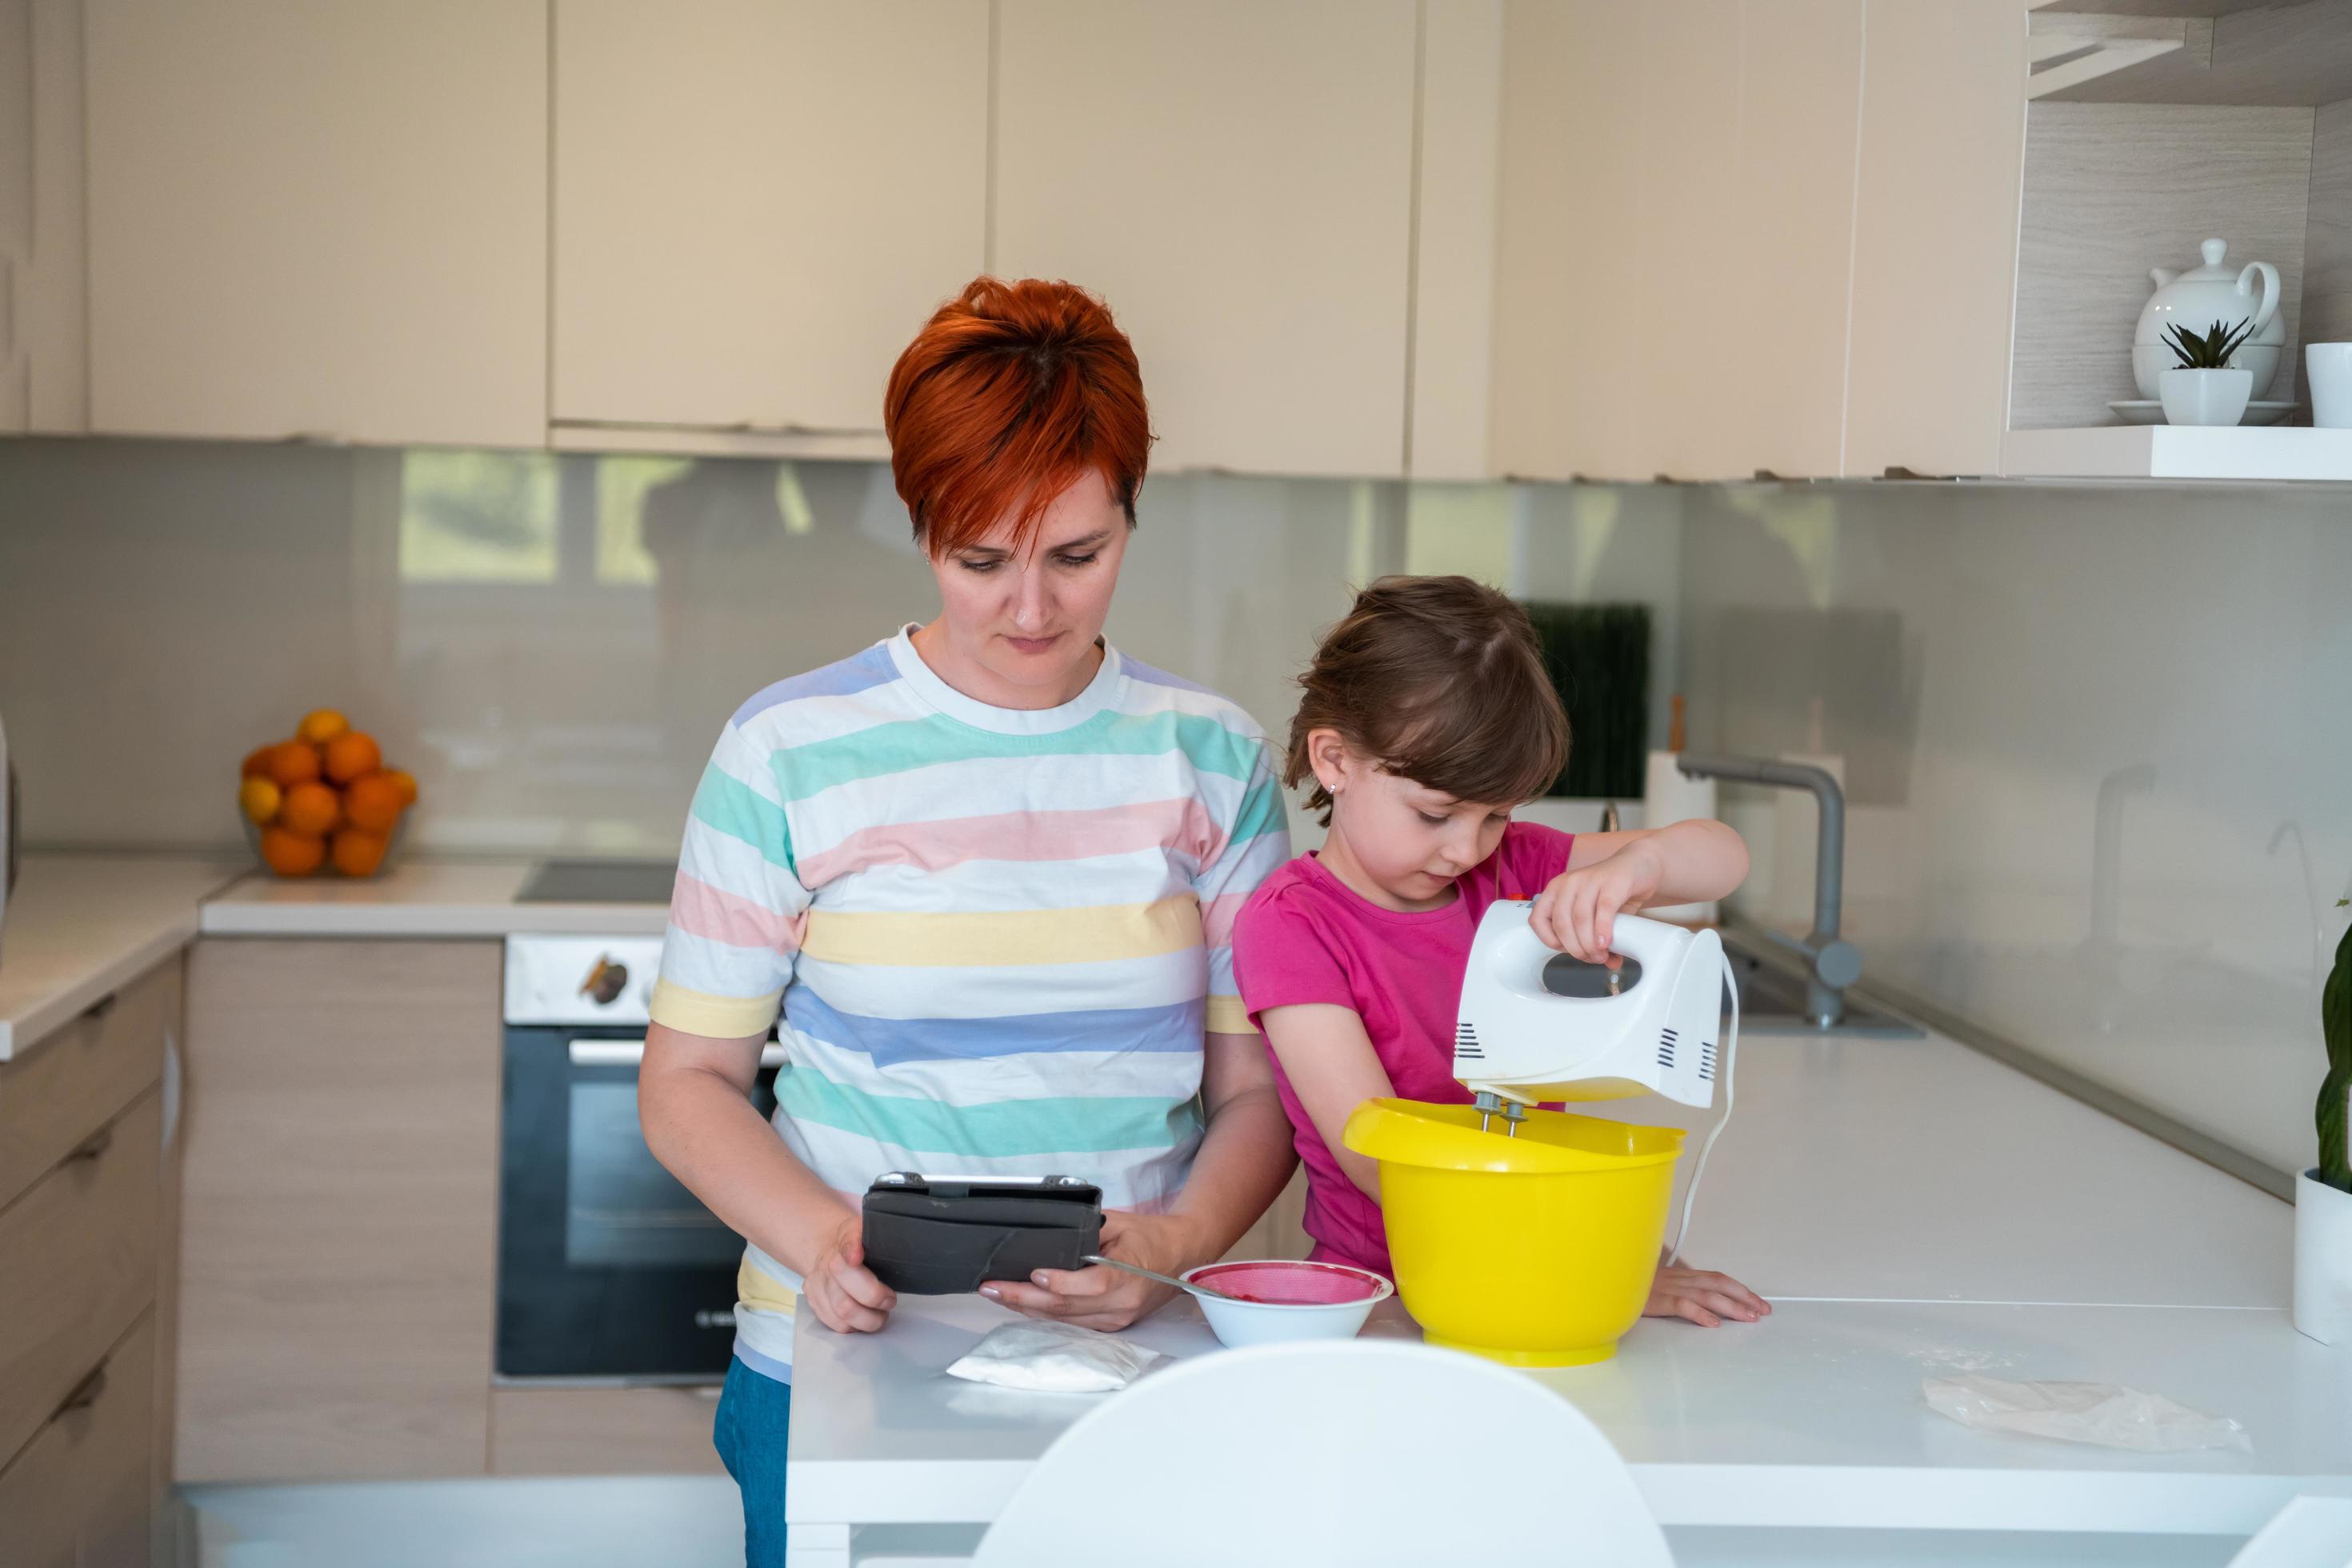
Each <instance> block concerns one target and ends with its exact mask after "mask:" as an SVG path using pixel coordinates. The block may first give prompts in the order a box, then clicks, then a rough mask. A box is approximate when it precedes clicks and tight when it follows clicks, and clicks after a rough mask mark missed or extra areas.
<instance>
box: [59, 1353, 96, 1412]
mask: <svg viewBox="0 0 2352 1568" xmlns="http://www.w3.org/2000/svg"><path fill="white" fill-rule="evenodd" d="M105 1392H106V1363H104V1362H100V1363H98V1364H97V1365H96V1366H94V1367H92V1368H90V1371H89V1376H88V1377H85V1378H83V1379H82V1380H81V1381H80V1382H79V1383H77V1384H74V1390H73V1392H72V1393H71V1394H67V1395H66V1397H65V1403H63V1404H62V1405H58V1413H57V1415H52V1416H50V1417H49V1419H50V1420H52V1421H56V1420H58V1419H60V1418H61V1417H64V1416H67V1415H72V1414H73V1413H74V1412H75V1411H77V1410H87V1409H89V1407H90V1406H91V1405H95V1404H97V1403H98V1396H99V1395H100V1394H104V1393H105Z"/></svg>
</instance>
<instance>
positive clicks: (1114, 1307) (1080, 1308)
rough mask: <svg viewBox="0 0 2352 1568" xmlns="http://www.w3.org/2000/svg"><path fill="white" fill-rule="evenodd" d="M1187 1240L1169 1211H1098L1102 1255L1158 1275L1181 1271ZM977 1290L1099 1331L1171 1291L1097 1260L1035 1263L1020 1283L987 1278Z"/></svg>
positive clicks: (1125, 1321)
mask: <svg viewBox="0 0 2352 1568" xmlns="http://www.w3.org/2000/svg"><path fill="white" fill-rule="evenodd" d="M1191 1243H1192V1233H1191V1229H1190V1226H1188V1225H1187V1224H1186V1222H1185V1221H1184V1220H1182V1219H1181V1218H1180V1217H1179V1216H1177V1215H1140V1214H1125V1213H1122V1212H1120V1211H1118V1210H1116V1209H1114V1210H1110V1211H1108V1212H1107V1213H1105V1214H1104V1215H1103V1228H1102V1249H1103V1256H1104V1257H1106V1258H1123V1259H1125V1260H1126V1261H1127V1262H1129V1263H1139V1264H1141V1265H1142V1266H1143V1267H1144V1268H1150V1269H1156V1270H1157V1271H1159V1272H1160V1273H1162V1274H1181V1273H1182V1272H1183V1271H1184V1270H1185V1269H1187V1268H1191V1267H1192V1265H1193V1264H1194V1262H1196V1261H1197V1259H1194V1258H1192V1257H1191V1256H1190V1255H1189V1252H1188V1247H1190V1245H1191ZM980 1293H981V1294H982V1295H983V1296H986V1297H987V1298H989V1299H990V1300H994V1301H1002V1302H1003V1303H1004V1304H1005V1305H1006V1306H1008V1307H1010V1308H1012V1309H1013V1310H1014V1311H1016V1312H1019V1313H1020V1314H1021V1315H1022V1316H1024V1317H1027V1318H1051V1319H1053V1320H1055V1321H1057V1322H1064V1323H1076V1325H1077V1326H1078V1327H1080V1328H1082V1329H1100V1330H1103V1331H1105V1332H1112V1331H1117V1330H1119V1329H1123V1328H1126V1327H1127V1326H1128V1325H1129V1323H1133V1322H1137V1321H1140V1320H1141V1319H1144V1318H1148V1317H1150V1315H1151V1314H1152V1313H1154V1312H1156V1311H1158V1310H1160V1308H1161V1307H1163V1306H1165V1305H1167V1303H1168V1301H1169V1300H1170V1299H1171V1297H1173V1296H1174V1295H1175V1294H1176V1292H1175V1291H1173V1290H1171V1289H1169V1288H1168V1287H1167V1286H1165V1285H1155V1284H1153V1283H1152V1282H1151V1281H1150V1280H1149V1279H1141V1278H1139V1277H1138V1276H1136V1275H1133V1274H1129V1273H1128V1272H1127V1271H1126V1270H1125V1269H1121V1268H1104V1267H1102V1266H1101V1265H1100V1264H1096V1265H1094V1266H1092V1267H1091V1268H1076V1269H1060V1268H1041V1269H1039V1270H1038V1271H1037V1272H1036V1273H1035V1274H1034V1275H1032V1276H1030V1278H1029V1279H1028V1280H1027V1281H1026V1282H1023V1281H1018V1280H1011V1279H1003V1280H993V1281H991V1282H990V1283H988V1284H986V1285H982V1287H981V1288H980Z"/></svg>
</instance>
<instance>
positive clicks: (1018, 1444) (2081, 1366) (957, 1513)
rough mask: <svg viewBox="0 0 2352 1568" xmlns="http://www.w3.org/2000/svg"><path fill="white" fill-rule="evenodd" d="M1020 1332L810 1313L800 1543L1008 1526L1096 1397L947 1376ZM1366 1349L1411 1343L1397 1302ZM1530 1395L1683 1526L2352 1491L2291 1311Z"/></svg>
mask: <svg viewBox="0 0 2352 1568" xmlns="http://www.w3.org/2000/svg"><path fill="white" fill-rule="evenodd" d="M1011 1317H1012V1314H1011V1312H1010V1311H1008V1310H1006V1309H1004V1308H1002V1307H998V1306H996V1305H994V1304H993V1303H992V1302H989V1301H986V1300H982V1299H981V1298H979V1297H976V1296H961V1297H920V1298H906V1299H903V1300H901V1302H900V1305H899V1308H898V1312H897V1313H896V1314H895V1315H894V1316H893V1319H892V1321H891V1325H890V1327H889V1329H888V1330H887V1331H885V1332H883V1333H881V1334H878V1335H870V1334H835V1333H833V1332H831V1331H827V1330H826V1329H824V1327H822V1326H821V1325H819V1324H817V1323H816V1322H815V1321H814V1315H813V1314H803V1318H802V1321H801V1322H800V1324H799V1326H798V1330H797V1331H796V1333H795V1336H794V1348H793V1357H794V1360H793V1424H792V1437H791V1448H790V1463H791V1470H790V1480H789V1483H788V1488H787V1497H788V1502H787V1504H786V1511H787V1517H788V1518H789V1519H790V1520H791V1521H792V1523H793V1525H794V1526H795V1527H798V1526H800V1525H802V1524H803V1523H806V1524H813V1525H814V1524H826V1523H840V1522H851V1523H860V1524H863V1523H882V1522H902V1523H945V1522H969V1521H986V1520H989V1519H992V1518H994V1517H995V1516H996V1514H997V1512H998V1511H999V1510H1001V1509H1002V1508H1003V1504H1004V1501H1005V1500H1006V1499H1007V1498H1009V1497H1010V1496H1011V1495H1012V1493H1013V1489H1014V1488H1015V1487H1017V1486H1019V1485H1020V1483H1021V1480H1022V1479H1023V1478H1024V1476H1025V1475H1026V1474H1027V1473H1028V1470H1029V1468H1030V1467H1031V1466H1032V1465H1033V1464H1034V1462H1035V1461H1036V1459H1037V1457H1038V1456H1039V1455H1040V1454H1042V1453H1044V1452H1045V1447H1046V1446H1047V1445H1048V1444H1050V1443H1051V1442H1052V1441H1053V1440H1054V1439H1055V1437H1056V1436H1059V1435H1060V1434H1061V1432H1062V1431H1063V1430H1064V1429H1065V1428H1066V1426H1069V1424H1070V1423H1071V1422H1073V1421H1075V1420H1076V1418H1077V1417H1078V1416H1079V1415H1082V1414H1083V1413H1084V1412H1085V1411H1087V1410H1088V1409H1090V1408H1092V1407H1093V1405H1094V1404H1095V1403H1096V1397H1095V1396H1091V1395H1073V1394H1017V1393H1013V1392H1010V1391H1007V1390H1002V1389H992V1388H983V1387H979V1386H976V1385H974V1384H966V1383H961V1382H959V1381H957V1380H955V1379H952V1378H950V1377H947V1376H946V1375H945V1374H944V1369H945V1368H946V1367H947V1365H948V1364H949V1363H950V1362H952V1361H954V1360H955V1359H956V1358H957V1357H958V1356H960V1355H961V1354H962V1353H963V1352H965V1351H966V1350H968V1349H970V1348H971V1345H972V1343H973V1342H975V1341H976V1340H977V1339H978V1338H979V1337H980V1336H981V1335H982V1333H985V1332H986V1331H988V1330H989V1329H990V1328H992V1327H993V1326H995V1325H996V1324H997V1323H999V1322H1003V1321H1007V1320H1009V1319H1010V1318H1011ZM1366 1331H1367V1332H1368V1333H1375V1334H1381V1335H1387V1336H1395V1337H1407V1338H1409V1337H1412V1335H1413V1333H1414V1330H1413V1329H1412V1324H1411V1322H1410V1321H1409V1320H1407V1319H1405V1318H1404V1316H1403V1314H1402V1312H1401V1311H1396V1310H1392V1309H1391V1308H1384V1309H1383V1310H1382V1311H1381V1314H1380V1315H1378V1316H1376V1317H1375V1319H1374V1321H1373V1322H1372V1324H1371V1325H1370V1326H1369V1327H1368V1328H1367V1330H1366ZM1129 1332H1130V1333H1132V1334H1133V1335H1134V1337H1136V1338H1137V1339H1139V1340H1140V1341H1142V1342H1145V1343H1147V1344H1150V1345H1151V1346H1152V1347H1153V1348H1155V1349H1158V1350H1160V1351H1164V1352H1168V1353H1169V1354H1171V1355H1178V1356H1186V1355H1202V1354H1207V1353H1211V1352H1213V1351H1214V1350H1215V1349H1216V1348H1217V1347H1216V1342H1215V1340H1214V1339H1213V1337H1211V1335H1210V1333H1209V1331H1208V1329H1207V1327H1206V1326H1205V1325H1204V1324H1203V1323H1202V1321H1201V1320H1200V1312H1199V1309H1198V1308H1197V1307H1196V1306H1194V1305H1193V1304H1192V1302H1191V1301H1190V1300H1183V1301H1180V1302H1178V1303H1176V1304H1174V1305H1171V1307H1169V1308H1167V1309H1165V1310H1162V1311H1161V1312H1160V1313H1159V1314H1158V1315H1156V1316H1155V1317H1153V1318H1152V1319H1151V1320H1150V1321H1147V1322H1146V1323H1144V1324H1142V1325H1139V1327H1138V1328H1136V1329H1133V1330H1130V1331H1129ZM1966 1372H1980V1373H1984V1374H1986V1375H1988V1376H1991V1377H1999V1378H2006V1379H2016V1380H2027V1379H2042V1378H2058V1379H2080V1380H2085V1381H2091V1382H2099V1383H2117V1384H2126V1385H2127V1386H2131V1387H2135V1388H2141V1389H2147V1390H2150V1391H2152V1392H2156V1393H2160V1394H2167V1395H2168V1396H2170V1397H2171V1398H2174V1399H2177V1400H2179V1402H2180V1403H2182V1404H2184V1405H2189V1406H2190V1407H2192V1408H2195V1409H2198V1410H2201V1411H2204V1412H2206V1413H2208V1414H2210V1415H2227V1416H2231V1417H2234V1418H2235V1419H2237V1420H2238V1421H2239V1422H2241V1423H2242V1425H2243V1426H2245V1427H2246V1429H2247V1432H2248V1434H2249V1436H2251V1437H2252V1443H2253V1451H2252V1453H2251V1454H2246V1453H2241V1452H2238V1451H2236V1450H2232V1449H2203V1450H2197V1451H2192V1452H2189V1453H2182V1454H2137V1453H2131V1452H2126V1451H2123V1450H2119V1449H2111V1448H2101V1447H2090V1446H2086V1445H2081V1444H2073V1443H2060V1442H2053V1441H2046V1440H2042V1439H2038V1438H2026V1437H2017V1436H2008V1435H2006V1434H2000V1433H1987V1432H1977V1431H1971V1430H1969V1428H1966V1427H1963V1426H1958V1424H1957V1423H1954V1422H1952V1421H1950V1420H1948V1419H1947V1418H1946V1417H1944V1416H1941V1415H1937V1414H1935V1413H1934V1412H1932V1411H1930V1410H1929V1409H1928V1408H1927V1404H1926V1402H1925V1399H1924V1398H1923V1396H1922V1394H1921V1393H1920V1384H1921V1383H1922V1381H1923V1380H1925V1379H1927V1378H1930V1377H1944V1376H1951V1375H1954V1374H1956V1373H1966ZM1529 1375H1531V1376H1534V1377H1536V1378H1537V1379H1538V1381H1540V1382H1542V1383H1543V1384H1545V1385H1547V1386H1549V1387H1551V1388H1553V1389H1556V1390H1557V1391H1558V1392H1559V1393H1560V1394H1562V1395H1563V1396H1564V1397H1566V1398H1569V1399H1570V1400H1572V1401H1573V1402H1574V1403H1575V1404H1576V1405H1577V1407H1578V1408H1579V1409H1580V1410H1582V1411H1583V1412H1584V1413H1585V1414H1586V1415H1589V1416H1591V1418H1592V1420H1593V1421H1594V1422H1595V1423H1596V1424H1597V1425H1598V1426H1600V1427H1601V1430H1602V1431H1603V1432H1605V1433H1606V1434H1607V1435H1608V1436H1609V1438H1610V1440H1611V1441H1612V1443H1614V1444H1615V1445H1616V1447H1617V1449H1618V1451H1619V1452H1620V1453H1621V1454H1622V1455H1623V1456H1624V1458H1625V1459H1626V1461H1627V1463H1628V1464H1630V1465H1631V1466H1632V1467H1633V1475H1634V1479H1635V1480H1636V1482H1637V1483H1638V1484H1639V1485H1640V1487H1641V1489H1642V1492H1643V1497H1644V1498H1645V1499H1646V1500H1648V1502H1649V1504H1650V1507H1651V1510H1652V1511H1653V1512H1654V1513H1655V1514H1656V1516H1657V1518H1658V1520H1659V1522H1660V1523H1662V1524H1667V1525H1717V1526H1748V1527H1759V1526H1762V1527H1777V1528H1784V1529H1785V1528H1802V1527H1831V1528H1841V1529H1853V1528H1904V1529H1916V1530H1954V1531H1984V1530H2001V1531H2114V1532H2147V1533H2155V1532H2178V1533H2186V1534H2199V1535H2246V1534H2251V1533H2252V1531H2255V1530H2257V1529H2259V1528H2260V1527H2261V1526H2262V1524H2263V1521H2266V1520H2267V1519H2268V1518H2269V1517H2270V1516H2271V1515H2272V1514H2273V1513H2274V1512H2275V1511H2277V1510H2278V1509H2279V1508H2281V1507H2282V1506H2284V1503H2285V1502H2286V1500H2288V1499H2289V1498H2291V1497H2293V1496H2294V1495H2296V1494H2297V1493H2300V1492H2314V1493H2323V1494H2327V1495H2334V1496H2347V1495H2352V1359H2347V1358H2346V1357H2344V1356H2342V1355H2340V1354H2337V1353H2336V1352H2334V1351H2331V1350H2330V1349H2328V1348H2327V1347H2325V1346H2322V1345H2319V1344H2317V1343H2315V1342H2312V1341H2310V1340H2307V1339H2305V1338H2304V1337H2303V1336H2302V1335H2301V1334H2298V1333H2296V1332H2295V1331H2294V1328H2293V1327H2292V1326H2291V1325H2290V1324H2289V1323H2288V1321H2287V1317H2286V1314H2285V1313H2284V1312H2279V1311H2269V1310H2233V1309H2223V1310H2210V1309H2198V1308H2178V1307H2054V1306H2027V1305H1992V1304H1986V1303H1978V1302H1948V1301H1934V1302H1923V1301H1792V1302H1788V1303H1785V1304H1782V1305H1780V1306H1779V1307H1778V1308H1777V1310H1775V1311H1774V1313H1773V1315H1772V1316H1771V1317H1770V1318H1769V1319H1768V1320H1766V1321H1764V1322H1762V1323H1759V1324H1752V1325H1749V1324H1732V1325H1727V1326H1725V1327H1723V1328H1720V1329H1712V1330H1709V1329H1698V1328H1694V1327H1691V1326H1690V1325H1687V1324H1684V1323H1678V1322H1672V1321H1657V1320H1644V1321H1642V1322H1641V1323H1639V1324H1637V1325H1635V1327H1634V1329H1633V1332H1632V1333H1630V1334H1629V1335H1627V1336H1626V1339H1625V1341H1624V1343H1623V1345H1622V1347H1621V1349H1620V1350H1619V1352H1618V1354H1617V1356H1616V1358H1615V1359H1614V1360H1612V1361H1610V1362H1606V1363H1601V1365H1599V1366H1593V1367H1580V1368H1567V1369H1561V1370H1559V1371H1551V1372H1543V1373H1530V1374H1529Z"/></svg>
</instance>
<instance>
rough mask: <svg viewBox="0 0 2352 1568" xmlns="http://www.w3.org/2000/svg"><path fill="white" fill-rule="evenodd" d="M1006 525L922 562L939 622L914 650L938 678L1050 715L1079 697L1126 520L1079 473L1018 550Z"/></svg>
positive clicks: (1102, 485)
mask: <svg viewBox="0 0 2352 1568" xmlns="http://www.w3.org/2000/svg"><path fill="white" fill-rule="evenodd" d="M1012 531H1013V529H1012V523H1011V520H1009V519H1008V520H1007V521H1004V522H1003V523H1000V524H999V525H998V526H997V527H996V528H994V529H992V530H991V531H989V532H988V533H987V534H985V535H983V536H982V538H981V540H980V541H979V542H977V543H974V544H970V545H966V546H965V547H964V548H962V549H961V550H954V551H950V552H947V553H946V554H944V555H937V556H933V557H932V558H931V575H932V576H933V577H934V578H936V579H938V581H939V585H940V616H939V619H938V620H936V621H934V622H932V623H931V624H930V625H929V626H925V627H924V628H923V629H922V630H921V631H920V632H919V633H917V634H916V636H917V646H918V647H920V648H921V649H922V652H923V655H924V658H926V659H927V660H928V661H929V662H930V663H931V665H932V668H935V669H937V670H938V671H939V673H940V678H941V679H945V680H946V681H947V683H948V684H949V685H950V686H952V687H954V688H955V689H957V690H959V691H961V692H962V693H963V694H964V695H965V696H967V697H972V698H976V699H978V700H981V701H982V702H987V703H991V704H993V705H994V706H996V707H999V708H1055V707H1058V706H1060V705H1061V704H1062V703H1065V702H1067V701H1069V700H1071V699H1072V698H1074V697H1076V695H1077V694H1078V693H1079V692H1081V691H1083V690H1085V689H1086V687H1087V682H1088V681H1089V680H1092V679H1094V674H1095V671H1096V669H1097V668H1099V666H1100V661H1099V659H1098V658H1097V655H1096V651H1095V639H1096V638H1097V637H1100V636H1101V635H1102V628H1103V621H1104V620H1105V618H1106V617H1108V616H1109V614H1110V596H1111V591H1112V590H1113V589H1115V588H1117V587H1118V565H1119V562H1120V560H1121V559H1122V558H1123V557H1124V556H1125V555H1126V553H1127V533H1128V523H1127V513H1126V512H1124V511H1122V510H1120V509H1119V505H1118V501H1117V500H1115V499H1114V498H1113V497H1112V495H1111V491H1110V485H1109V482H1108V480H1106V479H1104V478H1103V476H1102V474H1101V472H1100V471H1099V470H1097V469H1091V468H1090V469H1088V470H1087V472H1086V473H1085V474H1084V475H1082V476H1081V477H1080V478H1079V479H1076V481H1075V482H1073V483H1072V484H1071V486H1070V488H1069V489H1066V490H1064V491H1063V492H1062V493H1061V494H1060V495H1058V496H1056V497H1055V498H1054V501H1053V504H1052V505H1050V506H1048V507H1047V508H1046V509H1045V516H1044V517H1043V518H1042V519H1041V520H1040V521H1039V522H1038V526H1037V531H1036V533H1035V534H1034V536H1033V537H1032V538H1031V539H1030V541H1029V543H1028V544H1027V546H1026V547H1025V548H1024V549H1020V550H1017V551H1016V550H1015V549H1014V548H1013V544H1012V542H1011V535H1012Z"/></svg>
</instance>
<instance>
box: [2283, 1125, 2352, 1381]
mask: <svg viewBox="0 0 2352 1568" xmlns="http://www.w3.org/2000/svg"><path fill="white" fill-rule="evenodd" d="M2294 1326H2295V1327H2296V1328H2298V1329H2300V1330H2302V1331H2304V1332H2305V1333H2306V1334H2308V1335H2310V1336H2311V1337H2312V1338H2313V1339H2315V1340H2317V1341H2318V1342H2320V1343H2321V1344H2324V1345H2333V1344H2341V1343H2344V1342H2347V1341H2352V1193H2347V1192H2344V1191H2341V1190H2340V1189H2338V1188H2336V1187H2331V1186H2329V1185H2328V1184H2326V1182H2323V1181H2321V1180H2320V1179H2319V1172H2318V1170H2317V1169H2316V1168H2315V1169H2312V1170H2308V1171H2305V1173H2303V1174H2301V1175H2300V1176H2297V1177H2296V1178H2295V1179H2294Z"/></svg>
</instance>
